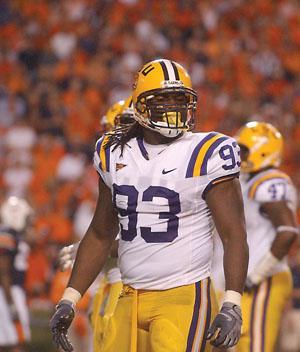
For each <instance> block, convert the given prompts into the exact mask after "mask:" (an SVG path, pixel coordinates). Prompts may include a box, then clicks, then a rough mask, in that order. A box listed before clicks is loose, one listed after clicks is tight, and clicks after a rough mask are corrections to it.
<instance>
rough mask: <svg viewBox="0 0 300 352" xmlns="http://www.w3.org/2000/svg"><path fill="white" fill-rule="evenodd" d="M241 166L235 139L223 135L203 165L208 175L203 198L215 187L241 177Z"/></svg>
mask: <svg viewBox="0 0 300 352" xmlns="http://www.w3.org/2000/svg"><path fill="white" fill-rule="evenodd" d="M240 166H241V159H240V148H239V146H238V144H237V142H236V141H235V139H233V138H231V137H228V136H225V135H222V136H221V137H220V138H219V139H217V140H216V141H215V142H214V143H213V144H212V145H211V146H210V148H209V149H208V150H207V152H206V154H205V156H204V161H203V163H202V165H201V168H202V169H203V174H204V175H206V185H205V189H204V191H203V195H202V197H203V198H205V196H206V193H207V191H208V190H209V189H211V188H212V187H213V186H214V185H216V184H218V183H220V182H223V181H226V180H229V179H232V178H234V177H239V173H240Z"/></svg>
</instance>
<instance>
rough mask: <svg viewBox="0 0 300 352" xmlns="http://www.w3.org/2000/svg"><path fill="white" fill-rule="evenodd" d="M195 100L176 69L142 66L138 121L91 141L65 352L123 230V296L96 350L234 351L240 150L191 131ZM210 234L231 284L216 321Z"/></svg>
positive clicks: (240, 255) (60, 329)
mask: <svg viewBox="0 0 300 352" xmlns="http://www.w3.org/2000/svg"><path fill="white" fill-rule="evenodd" d="M196 102H197V94H196V92H195V91H194V90H193V89H192V86H191V80H190V77H189V75H188V73H187V71H186V70H185V69H184V68H183V67H182V66H181V65H179V64H178V63H176V62H173V61H170V60H163V59H160V60H155V61H152V62H149V63H147V64H146V65H144V67H143V68H142V69H141V70H140V71H139V72H138V74H137V78H136V82H135V84H134V88H133V105H134V116H135V119H136V122H135V123H133V124H132V125H130V126H126V127H124V128H121V129H117V130H116V131H115V133H111V134H108V135H106V136H104V137H103V138H101V139H100V140H99V141H98V142H97V143H96V148H95V157H94V164H95V167H96V169H97V171H98V173H99V176H100V177H99V197H98V202H97V206H96V210H95V214H94V217H93V220H92V222H91V224H90V227H89V229H88V230H87V232H86V234H85V236H84V238H83V240H82V241H81V243H80V245H79V248H78V252H77V255H76V259H75V263H74V267H73V270H72V274H71V278H70V281H69V284H68V287H67V288H66V290H65V293H64V295H63V297H62V299H61V301H60V302H59V304H58V306H57V309H56V312H55V313H54V315H53V317H52V319H51V322H50V326H51V330H52V333H53V338H54V341H55V342H56V343H57V345H58V346H61V347H62V348H63V349H64V350H65V351H72V346H71V344H70V342H69V341H68V339H67V330H68V327H69V325H70V324H71V322H72V319H73V317H74V314H75V311H74V307H75V305H76V302H77V301H78V299H79V298H80V297H81V295H82V294H83V293H84V292H85V291H86V289H87V288H88V286H89V285H90V284H91V283H92V282H93V280H94V279H95V277H96V276H97V275H98V273H99V271H100V270H101V269H102V268H103V266H104V263H105V261H106V258H107V256H108V254H109V251H110V247H111V244H112V242H113V241H114V239H115V237H116V235H117V233H118V232H119V229H120V241H119V253H118V254H119V267H120V270H121V275H122V281H123V284H124V288H123V291H122V294H121V297H120V298H119V300H118V303H117V307H116V310H115V313H114V315H113V317H112V319H111V320H110V322H109V324H110V326H109V328H108V329H107V332H108V333H107V335H106V336H105V339H104V340H105V341H104V346H103V351H123V352H127V351H145V350H147V349H148V348H149V350H151V351H155V352H159V351H169V352H170V351H184V350H186V351H200V350H202V351H203V350H205V351H209V350H211V348H212V345H215V346H220V347H231V346H233V345H235V344H236V343H237V341H238V339H239V337H240V329H241V324H242V318H241V310H240V301H241V293H242V291H243V289H244V281H245V278H246V272H247V264H248V246H247V241H246V232H245V224H244V213H243V203H242V196H241V191H240V184H239V181H238V179H237V177H238V174H239V170H240V157H239V147H238V145H237V143H236V141H235V140H234V139H233V138H230V137H228V136H225V135H222V134H220V133H217V132H211V133H191V132H188V131H189V130H190V129H192V127H193V125H194V117H195V111H196ZM214 225H215V226H216V227H217V229H218V231H219V233H220V236H221V238H222V241H223V245H224V270H225V276H226V292H225V295H224V303H223V305H222V307H221V312H220V313H219V314H215V300H214V296H213V294H212V290H211V283H210V262H211V258H212V231H213V228H214ZM142 333H143V334H144V333H146V334H147V339H143V343H145V345H143V344H142V343H141V340H140V336H141V334H142ZM115 336H117V338H114V337H115ZM207 339H210V340H211V344H212V345H211V344H209V343H207Z"/></svg>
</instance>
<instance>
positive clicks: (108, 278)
mask: <svg viewBox="0 0 300 352" xmlns="http://www.w3.org/2000/svg"><path fill="white" fill-rule="evenodd" d="M133 116H134V113H133V108H132V97H131V96H130V97H128V98H127V99H126V100H120V101H118V102H117V103H115V104H114V105H112V106H111V107H110V108H109V110H108V111H107V113H106V114H105V115H104V116H103V118H102V120H101V124H102V125H104V126H105V127H104V129H105V131H107V132H109V131H111V130H112V129H113V128H120V127H121V126H124V125H128V124H131V123H133V122H134V121H135V120H134V117H133ZM79 243H80V242H78V243H75V244H72V245H70V246H67V247H64V248H63V249H62V250H61V251H60V258H59V262H60V268H61V270H62V271H66V270H70V269H72V267H73V264H74V260H75V256H76V252H77V249H78V246H79ZM115 247H117V245H115ZM116 251H117V249H116ZM122 288H123V284H122V281H121V273H120V269H119V268H118V265H117V258H109V260H108V261H107V263H106V265H105V268H104V270H103V276H102V278H101V280H100V282H99V287H98V289H97V292H96V294H95V296H94V299H93V304H92V310H91V324H92V329H93V347H94V351H96V352H97V351H102V342H103V336H104V335H105V330H106V326H107V325H108V321H109V319H110V318H111V317H112V315H113V313H114V311H115V307H116V304H117V300H118V298H119V295H120V294H121V291H122Z"/></svg>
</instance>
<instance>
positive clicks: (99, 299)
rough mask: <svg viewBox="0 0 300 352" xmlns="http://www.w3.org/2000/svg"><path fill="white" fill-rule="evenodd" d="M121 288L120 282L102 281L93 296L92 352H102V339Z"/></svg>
mask: <svg viewBox="0 0 300 352" xmlns="http://www.w3.org/2000/svg"><path fill="white" fill-rule="evenodd" d="M122 288H123V284H122V282H121V281H118V282H115V283H113V284H109V283H107V281H106V279H103V280H102V282H101V283H100V286H99V289H98V291H97V292H96V294H95V297H94V300H93V307H92V314H91V322H92V329H93V347H94V352H102V350H103V349H102V344H103V338H104V337H105V335H106V329H107V326H108V322H109V320H110V319H111V317H112V316H113V314H114V311H115V308H116V305H117V302H118V299H119V296H120V293H121V291H122Z"/></svg>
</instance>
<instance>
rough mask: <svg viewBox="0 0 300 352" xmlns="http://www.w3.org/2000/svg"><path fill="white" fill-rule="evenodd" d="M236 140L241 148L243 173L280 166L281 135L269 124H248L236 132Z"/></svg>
mask: <svg viewBox="0 0 300 352" xmlns="http://www.w3.org/2000/svg"><path fill="white" fill-rule="evenodd" d="M236 140H237V142H238V144H239V145H240V147H241V152H242V164H241V169H242V171H243V172H255V171H258V170H261V169H264V168H266V167H270V166H274V167H278V166H279V165H280V163H281V158H282V150H283V139H282V135H281V133H280V132H279V131H278V130H277V129H276V128H275V127H274V126H273V125H271V124H270V123H266V122H255V121H253V122H249V123H247V124H246V125H245V126H243V127H242V128H241V129H240V130H239V131H238V134H237V136H236ZM243 154H244V157H243Z"/></svg>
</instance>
